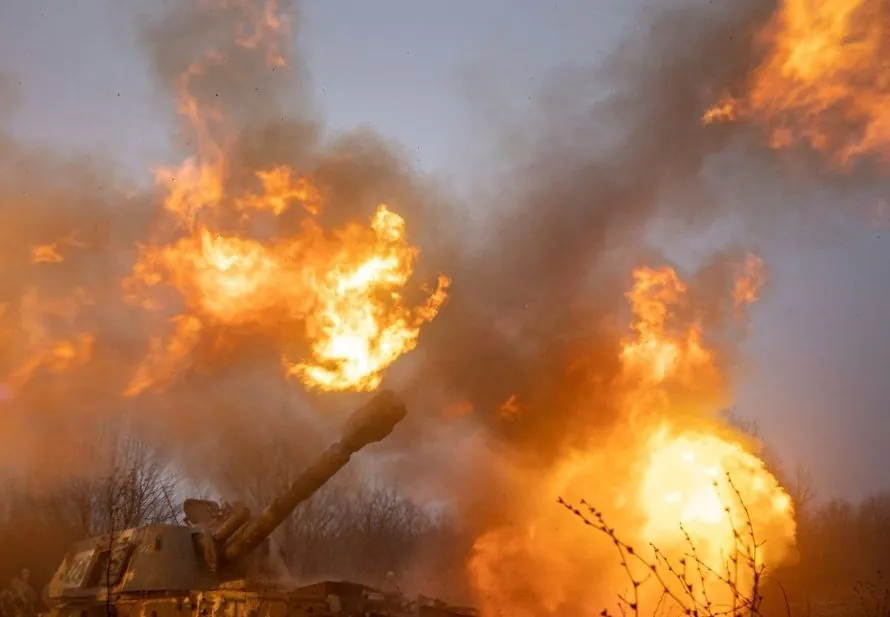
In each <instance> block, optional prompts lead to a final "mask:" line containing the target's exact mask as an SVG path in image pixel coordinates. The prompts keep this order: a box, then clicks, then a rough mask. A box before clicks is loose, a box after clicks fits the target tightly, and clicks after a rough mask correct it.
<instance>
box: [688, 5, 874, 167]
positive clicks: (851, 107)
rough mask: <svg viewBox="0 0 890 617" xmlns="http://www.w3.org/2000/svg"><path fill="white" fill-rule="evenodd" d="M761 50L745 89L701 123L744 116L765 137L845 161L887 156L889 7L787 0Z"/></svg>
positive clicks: (776, 143) (765, 34) (777, 143)
mask: <svg viewBox="0 0 890 617" xmlns="http://www.w3.org/2000/svg"><path fill="white" fill-rule="evenodd" d="M760 43H761V45H762V46H763V47H764V48H765V49H766V51H767V53H766V57H765V59H764V61H763V62H762V63H761V64H760V66H759V67H758V68H757V69H756V70H755V71H754V73H753V74H752V76H751V80H750V86H749V87H748V88H747V91H746V92H745V94H744V95H743V96H739V97H733V96H731V95H727V96H725V97H724V98H723V99H722V100H721V101H720V102H718V103H717V105H715V106H714V107H712V108H711V109H709V110H708V111H707V112H705V115H704V117H703V121H704V122H706V123H712V122H719V121H732V120H735V119H739V118H744V119H748V120H751V121H753V122H756V123H758V124H761V125H763V126H765V127H767V129H768V130H769V134H770V144H771V146H772V147H774V148H786V147H788V146H790V145H791V144H792V143H795V142H803V143H805V144H807V145H809V146H810V147H812V148H813V149H815V150H817V151H820V152H822V153H825V154H827V155H829V156H830V157H831V158H832V160H833V161H834V162H835V163H837V164H839V165H840V166H843V167H846V166H848V165H849V164H851V163H852V162H853V160H854V159H856V158H857V157H860V156H863V155H866V154H874V155H877V156H879V157H881V158H883V159H884V160H890V88H888V83H890V67H888V66H887V63H886V62H885V61H884V59H885V58H886V57H887V56H888V54H890V13H888V11H887V9H886V8H885V5H884V4H883V3H882V2H881V1H880V0H822V1H820V2H811V1H810V0H785V1H784V2H782V3H781V5H780V7H779V9H778V10H777V11H776V13H775V15H774V16H773V18H772V20H771V21H770V22H769V24H768V25H767V27H766V28H765V30H764V31H763V32H762V33H761V37H760Z"/></svg>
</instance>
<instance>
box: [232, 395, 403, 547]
mask: <svg viewBox="0 0 890 617" xmlns="http://www.w3.org/2000/svg"><path fill="white" fill-rule="evenodd" d="M406 415H407V409H406V408H405V405H404V404H403V403H402V402H401V401H400V400H398V398H396V396H395V395H394V394H393V393H392V392H390V391H388V390H384V391H383V392H381V393H379V394H378V395H377V396H375V397H374V398H372V399H371V400H370V401H368V403H366V404H365V405H364V406H362V407H361V408H359V409H358V410H356V411H355V412H354V413H353V414H352V416H351V417H350V418H349V420H348V421H347V423H346V425H345V426H344V430H343V436H342V437H341V438H340V441H338V442H337V443H335V444H333V445H332V446H330V447H329V448H328V449H327V450H326V451H325V452H324V453H322V454H321V456H319V457H318V458H317V459H316V460H315V461H314V462H313V463H312V464H311V465H309V467H308V468H307V469H305V470H304V471H303V473H301V474H300V475H299V476H298V477H297V479H296V480H294V482H293V484H291V486H290V488H288V490H287V491H286V492H284V493H283V494H282V495H280V496H279V497H278V499H276V500H275V501H273V502H272V503H270V504H269V505H268V506H267V507H266V509H265V510H263V511H262V512H261V513H260V514H259V516H257V517H256V518H254V519H253V520H251V521H250V522H248V523H247V524H246V525H244V526H243V527H242V528H241V529H240V531H238V532H237V533H235V534H234V535H233V536H232V537H231V538H229V540H228V542H226V544H225V547H224V549H223V557H224V558H225V559H226V560H227V561H229V562H232V561H236V560H238V559H240V558H241V557H243V556H245V555H247V554H248V553H250V552H251V551H252V550H254V549H255V548H256V547H257V546H259V545H260V543H261V542H262V541H263V540H264V539H265V538H266V537H267V536H268V535H269V534H271V533H272V532H273V531H274V530H275V528H277V527H278V526H279V525H280V524H281V523H282V522H283V521H284V520H285V519H286V518H287V517H288V516H290V514H291V513H292V512H293V511H294V509H295V508H296V507H297V506H298V505H299V504H300V503H302V502H303V501H305V500H307V499H309V498H310V497H311V496H312V495H313V494H314V493H315V492H316V491H317V490H318V489H320V488H321V487H322V486H324V484H325V483H326V482H327V481H328V480H330V479H331V478H332V477H333V476H334V475H335V474H336V473H337V472H338V471H340V469H342V468H343V467H344V466H345V465H346V463H348V462H349V459H350V457H351V456H352V455H353V454H355V453H356V452H358V451H359V450H361V449H362V448H364V447H365V446H367V445H369V444H371V443H374V442H377V441H381V440H383V439H385V438H386V437H387V436H388V435H389V434H390V433H392V431H393V429H394V428H395V427H396V425H397V424H398V423H399V422H401V421H402V419H403V418H404V417H405V416H406Z"/></svg>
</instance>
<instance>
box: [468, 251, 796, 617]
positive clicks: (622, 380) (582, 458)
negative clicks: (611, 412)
mask: <svg viewBox="0 0 890 617" xmlns="http://www.w3.org/2000/svg"><path fill="white" fill-rule="evenodd" d="M633 277H634V285H633V287H632V289H631V290H630V291H629V292H628V293H627V298H628V300H629V302H630V305H631V311H632V313H633V320H632V322H631V324H630V325H629V328H628V331H627V333H626V335H625V336H624V338H623V339H622V340H621V344H620V346H619V348H618V349H617V350H616V352H617V353H618V355H619V357H620V359H621V366H622V371H621V374H620V376H619V379H618V381H619V383H617V384H616V389H617V392H618V395H617V396H618V398H619V404H620V405H621V407H622V409H623V412H624V422H623V423H621V424H619V425H618V426H617V427H616V428H614V429H613V430H612V431H611V432H610V433H609V434H608V435H605V436H601V437H599V438H597V439H596V440H595V447H591V448H590V449H587V450H575V451H573V452H570V453H568V454H567V455H566V456H565V457H564V458H562V459H561V460H560V461H559V462H558V463H557V464H556V465H554V466H553V467H552V468H550V469H548V470H546V471H545V472H543V473H541V472H540V470H534V469H520V470H519V471H517V474H518V475H519V476H520V477H523V478H524V485H525V486H530V487H533V488H531V489H530V490H529V499H528V500H526V502H525V503H523V504H521V505H518V506H517V508H516V510H515V511H514V512H513V516H512V517H511V521H510V523H508V524H505V525H502V526H500V527H498V528H496V529H492V530H490V531H488V532H487V533H485V534H483V535H482V536H480V537H479V538H478V539H477V541H476V544H475V550H474V554H473V556H472V558H471V560H470V562H469V571H470V574H471V576H472V579H473V581H474V584H475V587H476V590H477V593H478V597H479V601H480V603H481V605H482V609H483V614H486V615H496V614H510V615H518V616H520V617H524V616H526V615H527V616H529V617H531V616H532V615H559V614H574V615H580V616H584V615H590V616H593V615H599V614H600V613H601V611H602V610H603V609H609V610H613V609H612V607H614V606H615V605H616V602H618V604H619V605H622V606H621V607H620V608H624V609H628V605H633V606H631V607H630V609H629V610H631V611H641V612H640V614H645V613H646V611H656V612H657V611H658V610H659V603H660V602H664V601H665V597H668V598H674V599H672V600H669V601H670V602H673V603H674V606H673V607H663V606H662V608H664V609H665V610H672V609H678V610H679V612H684V611H687V610H688V611H690V612H693V611H699V612H702V611H703V610H704V609H705V606H706V605H709V606H710V609H709V610H710V611H711V614H718V613H719V612H720V611H721V610H727V611H731V610H732V607H733V605H734V603H736V605H737V603H738V601H739V598H738V597H737V596H736V594H735V593H734V592H733V589H738V590H739V591H740V592H741V593H742V594H746V593H748V594H750V593H753V592H752V591H751V590H752V586H753V585H755V584H756V583H757V581H759V577H760V576H761V574H762V572H763V571H764V570H765V569H768V568H770V567H775V566H777V565H779V564H781V563H782V562H783V560H784V559H785V558H786V557H787V556H788V555H789V554H790V553H789V551H790V550H791V548H792V547H793V544H794V535H795V521H794V514H793V507H792V503H791V499H790V497H789V496H788V494H787V493H786V492H785V490H784V489H783V488H782V487H781V485H780V484H779V482H778V481H777V479H776V478H775V477H774V476H773V474H772V473H771V472H770V470H769V469H768V468H767V466H766V465H765V464H764V463H763V462H762V461H761V460H760V459H759V458H758V457H757V453H756V446H755V444H752V443H751V442H750V440H747V439H745V438H743V437H742V436H739V435H735V434H734V433H733V432H732V431H731V430H730V429H729V428H728V427H726V426H722V425H721V424H720V423H719V422H718V421H717V420H716V419H715V418H714V416H713V411H714V410H715V407H714V405H716V404H717V401H719V400H720V394H721V390H722V389H723V388H724V387H725V385H726V378H725V375H723V374H722V370H721V367H720V365H719V363H718V357H717V353H716V352H715V351H714V350H712V349H709V348H708V346H707V345H706V343H705V336H704V332H703V328H702V324H701V322H700V320H699V319H698V316H697V313H696V311H695V310H694V309H695V307H693V306H690V299H689V295H688V286H687V284H686V283H684V281H682V280H681V278H680V277H679V275H678V274H677V272H676V271H675V270H673V269H672V268H667V267H665V268H645V267H644V268H638V269H637V270H635V271H634V273H633ZM764 280H765V276H764V273H763V269H762V262H760V260H759V258H757V257H756V256H753V255H749V256H748V257H747V258H746V260H745V261H744V262H742V263H740V264H739V265H738V266H737V267H736V277H735V279H734V284H733V286H732V288H731V290H732V297H731V298H729V299H728V300H729V301H730V302H732V304H733V305H735V306H737V307H738V306H744V305H746V304H748V303H750V302H753V301H754V300H755V299H756V296H757V292H758V289H759V288H760V286H761V285H762V284H763V282H764ZM520 481H521V480H520ZM557 496H559V497H560V498H563V497H564V498H565V502H564V504H580V503H584V502H589V503H591V504H594V505H595V506H596V507H595V508H593V507H592V506H591V507H590V511H589V512H586V511H585V508H584V507H583V506H582V507H579V506H577V505H570V508H571V509H573V511H575V512H576V513H577V514H578V515H579V516H582V517H584V518H585V519H586V520H585V522H586V523H587V524H586V525H585V524H579V523H578V521H577V520H576V519H574V518H573V517H568V518H569V519H570V520H567V517H566V512H565V510H564V509H563V508H560V507H559V505H558V504H554V503H553V499H554V498H555V497H557ZM591 528H598V529H600V531H602V532H604V533H603V534H600V535H599V536H597V535H596V534H591V533H590V530H591ZM616 547H617V548H618V549H619V550H618V551H616ZM622 547H623V548H622ZM735 563H738V564H739V567H738V568H735V567H731V566H732V564H735ZM693 564H694V566H693ZM653 567H654V568H655V569H654V570H653V569H652V568H653ZM688 568H693V570H686V569H688ZM671 569H673V572H682V571H684V570H686V571H687V575H688V576H689V577H690V580H691V581H692V582H690V587H685V586H683V585H681V584H680V580H678V579H676V577H675V576H673V574H671V572H672V570H671ZM755 574H756V577H757V578H755ZM693 579H694V580H693ZM727 580H732V585H727ZM664 592H668V596H665V595H664ZM618 598H621V599H620V600H619V599H618Z"/></svg>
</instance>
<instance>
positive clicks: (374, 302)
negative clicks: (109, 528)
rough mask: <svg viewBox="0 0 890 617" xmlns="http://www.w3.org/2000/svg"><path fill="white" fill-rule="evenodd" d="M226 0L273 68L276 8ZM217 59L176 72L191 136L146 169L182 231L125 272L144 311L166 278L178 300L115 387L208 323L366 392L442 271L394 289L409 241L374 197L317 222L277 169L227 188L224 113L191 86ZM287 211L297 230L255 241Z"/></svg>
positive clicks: (294, 184)
mask: <svg viewBox="0 0 890 617" xmlns="http://www.w3.org/2000/svg"><path fill="white" fill-rule="evenodd" d="M226 2H234V4H235V5H236V6H238V7H242V5H243V8H245V9H246V10H245V12H244V15H245V17H246V19H247V21H246V23H245V24H243V27H241V28H239V29H238V32H237V33H236V35H235V36H236V41H237V43H238V44H239V45H241V46H243V47H245V48H248V49H250V50H255V49H257V50H258V49H260V48H264V49H266V50H267V54H266V56H265V59H266V61H267V63H270V64H271V65H272V66H275V67H279V66H283V65H284V64H285V61H284V56H283V55H281V54H280V53H279V49H280V47H281V43H282V41H283V39H284V38H286V36H285V35H286V26H287V20H286V19H284V18H282V17H280V16H278V15H277V11H276V4H275V2H274V0H268V1H267V2H266V3H265V4H264V5H263V8H262V10H259V9H258V8H257V7H256V6H255V3H252V2H243V1H242V0H226ZM218 62H222V58H221V57H220V56H219V55H218V54H215V53H210V54H208V55H207V56H206V57H205V58H204V59H203V60H202V61H201V62H197V63H195V64H193V65H191V66H190V67H189V69H188V70H187V71H186V73H185V74H183V75H182V77H181V79H180V82H179V87H180V90H179V92H180V102H179V110H180V113H181V114H182V115H183V116H184V118H185V119H186V120H187V121H188V122H189V124H190V125H191V127H192V128H193V130H194V131H195V132H196V134H197V136H198V139H197V140H196V143H197V145H198V153H197V154H196V155H195V156H194V157H192V158H190V159H188V160H186V161H185V162H184V163H183V164H182V165H181V166H180V167H179V168H178V169H161V170H158V171H157V172H156V179H157V182H158V184H159V185H160V186H161V188H162V189H163V190H164V191H165V192H166V197H165V200H164V208H165V211H166V213H167V215H168V217H169V218H170V219H171V220H172V221H173V222H174V224H175V225H176V226H177V229H178V230H179V232H180V236H179V237H178V238H176V239H174V240H172V241H164V242H154V243H152V244H150V245H147V246H143V247H141V251H140V255H139V260H138V262H137V263H136V265H135V267H134V268H133V271H132V273H131V276H130V277H128V278H127V279H126V280H125V281H124V288H125V291H126V294H127V297H128V299H129V300H131V301H132V302H134V303H137V304H139V305H140V306H142V307H144V308H146V309H149V310H158V309H162V308H164V304H165V303H164V302H163V300H162V298H163V296H162V292H163V290H164V288H168V287H172V288H173V289H175V290H176V291H177V292H178V295H179V297H180V298H181V299H182V301H183V303H184V310H183V311H181V312H180V313H179V315H178V316H177V317H175V318H174V319H173V321H172V322H171V327H172V332H171V333H170V335H169V337H168V338H167V339H166V340H165V339H156V340H154V341H152V343H151V347H150V349H149V353H148V356H147V357H146V359H145V361H144V362H143V364H142V365H141V366H140V367H139V368H138V370H137V371H136V374H135V375H134V377H133V379H132V381H131V382H130V384H129V385H128V386H127V388H126V390H125V393H126V394H127V395H129V396H133V395H136V394H139V393H141V392H143V391H144V390H145V389H146V388H150V387H153V386H161V385H164V384H166V383H168V382H170V381H171V380H173V379H175V377H176V375H177V374H179V373H181V372H182V371H184V370H186V369H187V368H188V366H189V365H190V363H191V358H192V355H193V354H192V352H193V351H194V350H195V348H196V346H197V345H198V344H199V343H200V341H201V339H202V336H203V334H204V333H205V332H207V331H208V330H210V329H213V331H214V332H220V331H221V330H220V328H223V329H225V328H228V329H234V328H237V329H238V330H239V331H241V332H250V333H252V334H255V335H258V336H262V337H264V338H265V339H266V340H269V341H271V342H273V343H275V344H277V345H279V346H280V347H281V348H282V355H283V359H282V362H283V364H284V371H285V373H286V374H287V375H289V376H294V377H297V378H299V379H300V380H301V381H302V382H303V383H305V384H306V385H307V386H309V387H311V388H318V389H322V390H365V391H367V390H373V389H375V388H376V387H377V386H379V384H380V383H381V381H382V379H383V372H384V371H385V370H386V368H387V367H389V366H390V365H391V364H392V363H393V362H395V361H396V359H398V358H399V357H400V356H401V355H403V354H405V353H407V352H408V351H411V350H412V349H413V348H414V347H415V346H416V344H417V339H418V336H419V333H420V328H421V327H422V326H423V324H425V323H427V322H429V321H430V320H432V319H433V318H434V317H435V316H436V314H437V312H438V310H439V308H440V307H441V306H442V304H443V303H444V301H445V299H446V296H447V288H448V284H449V280H448V279H447V278H446V277H444V276H440V277H439V280H438V283H437V286H436V288H435V289H434V290H432V291H430V292H428V293H427V294H426V298H425V300H423V301H422V302H421V303H420V304H419V305H416V306H411V305H409V304H408V302H407V301H406V300H405V298H404V289H405V287H406V286H407V284H408V282H409V280H410V278H411V276H412V273H413V270H414V265H415V261H416V258H417V255H418V250H417V249H416V248H415V247H413V246H411V245H410V244H409V243H408V241H407V237H406V229H405V227H406V225H405V221H404V220H403V219H402V218H401V217H400V216H399V215H398V214H396V213H395V212H393V211H392V210H391V209H390V208H389V207H388V206H386V205H380V206H378V208H377V210H376V212H375V213H374V215H373V216H372V217H371V221H370V225H368V226H363V225H359V224H357V223H352V224H349V225H347V226H345V227H343V228H341V229H336V230H331V231H327V230H324V229H322V228H321V227H320V225H319V224H318V223H317V220H316V215H318V214H319V212H321V210H322V209H323V206H324V199H323V195H322V193H321V191H320V190H319V189H318V188H317V187H316V186H315V184H314V183H313V182H312V181H311V179H310V178H309V177H308V176H306V175H305V174H299V173H297V172H296V171H295V170H293V169H291V168H289V167H287V166H277V167H273V168H270V169H258V170H255V172H254V178H255V181H256V185H255V186H254V187H252V188H247V189H243V190H239V191H238V192H235V191H233V190H231V189H229V188H227V184H226V182H227V179H228V172H227V170H228V168H229V164H228V161H227V145H226V143H227V139H226V135H227V133H228V131H227V129H226V127H225V126H224V121H225V118H224V116H223V115H222V113H221V111H220V110H219V109H217V108H215V107H213V106H210V105H207V104H205V103H204V102H203V101H201V100H199V99H197V98H196V97H194V96H192V94H191V92H190V84H191V80H192V79H194V78H196V77H198V76H199V75H201V74H202V72H203V71H204V70H205V69H206V67H207V66H208V64H212V63H218ZM295 208H299V209H300V210H301V211H302V214H303V215H304V216H303V219H302V221H301V222H300V224H299V228H298V230H297V231H296V232H294V233H284V234H280V235H278V236H274V237H271V238H264V239H262V240H260V239H258V238H256V237H254V236H255V234H254V233H253V231H254V230H256V229H258V228H260V227H261V225H260V224H259V223H260V222H261V221H260V219H258V217H260V216H264V217H269V216H271V217H280V216H281V215H283V214H285V213H288V214H290V215H292V214H293V210H294V209H295ZM233 215H237V216H233ZM290 220H293V217H292V216H291V218H290ZM151 290H156V291H157V293H154V294H149V293H148V292H149V291H151ZM295 345H296V346H300V345H305V346H307V347H308V355H305V356H303V357H299V358H292V357H290V350H292V349H293V348H294V347H295ZM285 349H287V350H289V352H288V353H284V350H285Z"/></svg>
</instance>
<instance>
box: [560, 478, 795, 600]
mask: <svg viewBox="0 0 890 617" xmlns="http://www.w3.org/2000/svg"><path fill="white" fill-rule="evenodd" d="M727 481H728V485H729V487H730V488H731V491H732V498H733V499H734V500H735V501H736V502H737V504H738V506H739V508H740V510H741V512H742V513H743V519H742V521H743V528H742V529H737V528H736V527H735V526H734V525H732V523H730V525H732V528H731V532H732V535H733V538H734V547H733V552H732V554H731V555H729V556H728V557H727V559H726V561H725V563H724V564H722V569H720V570H718V569H716V568H715V567H714V566H712V565H711V564H708V563H706V562H705V561H704V560H703V559H702V558H701V557H700V555H699V552H698V550H697V548H696V544H695V542H694V540H693V539H692V537H691V535H690V534H689V533H688V532H687V531H686V529H685V528H683V527H682V525H681V527H680V530H681V532H682V533H683V536H684V538H685V543H686V548H685V551H684V552H683V554H682V555H681V556H680V557H674V558H672V557H670V556H669V555H668V554H667V553H666V552H665V551H663V550H662V549H661V548H659V547H658V546H657V545H655V544H653V543H649V544H648V546H647V547H646V548H645V549H642V550H641V549H640V547H635V546H633V545H631V544H629V543H628V542H626V541H625V540H623V539H621V537H620V536H619V535H618V533H617V532H616V530H615V528H614V527H612V526H610V525H609V524H608V523H607V522H606V519H605V516H604V515H603V513H602V512H601V511H599V510H597V509H596V508H594V507H593V506H591V505H590V504H588V503H587V502H585V501H582V502H581V504H580V507H579V506H575V505H572V504H570V503H568V502H566V501H565V500H563V499H562V498H560V499H559V503H560V504H562V505H563V506H564V507H565V508H567V509H568V510H569V511H570V512H571V513H572V514H573V515H574V516H576V517H578V518H579V519H581V521H582V522H583V523H584V524H585V525H586V526H588V527H590V528H592V529H593V530H595V531H598V532H600V533H602V534H604V535H605V536H606V537H607V538H608V539H609V541H610V542H611V543H612V544H613V545H614V546H615V550H616V552H617V554H618V558H619V560H620V564H621V567H622V568H623V569H624V572H625V573H626V575H627V580H628V585H629V588H628V590H627V591H625V592H623V593H619V594H618V595H617V600H618V610H619V611H620V612H621V614H622V615H624V616H627V615H634V617H640V616H642V615H645V616H649V617H657V616H662V615H687V616H691V617H741V616H747V617H760V616H761V615H762V614H763V613H762V607H763V600H764V595H763V584H764V572H765V565H764V563H763V562H762V560H761V559H760V556H759V555H760V549H761V547H762V543H761V542H760V541H759V540H758V538H757V534H756V531H755V529H754V525H753V523H752V519H751V516H750V513H749V511H748V509H747V507H746V506H745V503H744V500H743V499H742V495H741V493H740V492H739V490H738V488H737V487H736V485H735V484H734V483H733V481H732V478H730V477H729V476H728V475H727ZM715 486H716V484H715ZM727 511H728V509H727ZM646 585H652V586H654V588H655V593H654V594H653V595H652V597H654V598H656V599H655V601H654V603H652V605H651V606H648V605H644V602H645V600H644V597H645V595H646V594H644V586H646ZM717 592H719V593H717ZM715 596H720V597H727V598H730V599H731V600H730V601H729V603H724V602H723V601H721V600H718V599H716V597H715ZM786 607H787V612H788V614H790V606H788V605H787V604H786ZM601 615H602V616H603V617H610V616H611V612H610V611H609V610H608V609H603V611H602V613H601Z"/></svg>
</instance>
